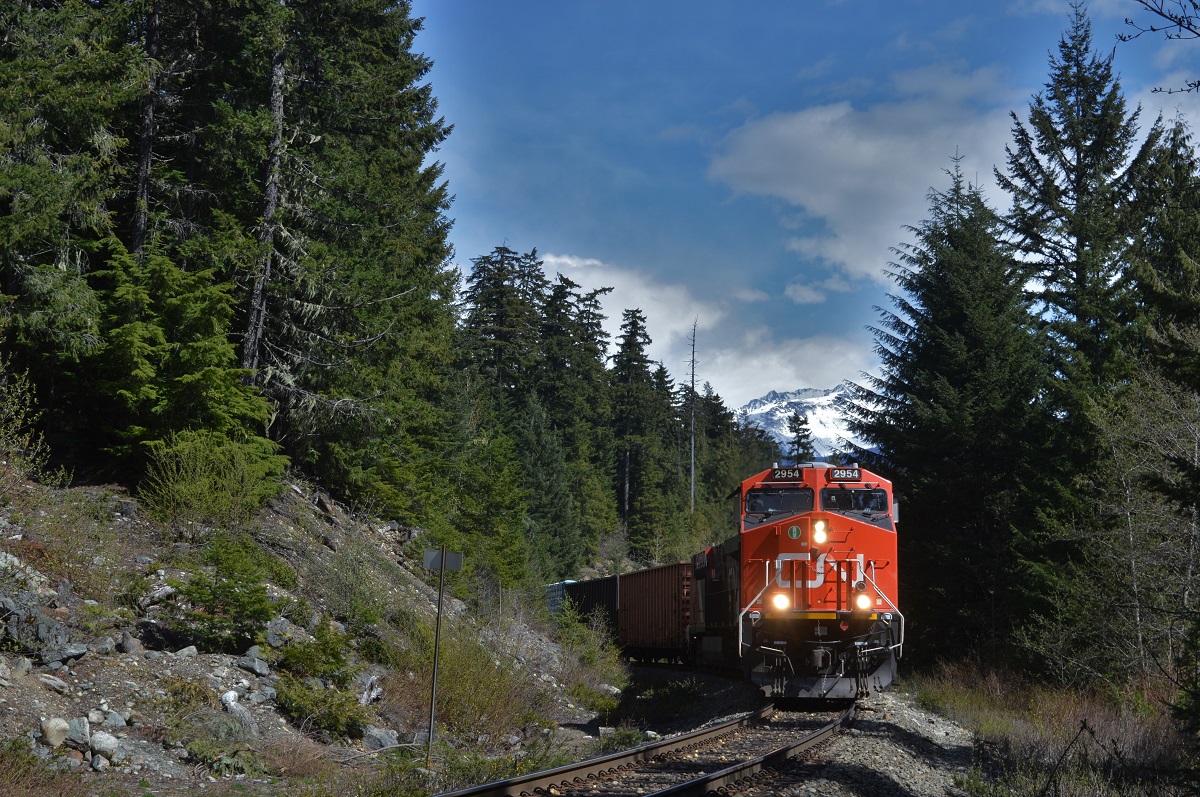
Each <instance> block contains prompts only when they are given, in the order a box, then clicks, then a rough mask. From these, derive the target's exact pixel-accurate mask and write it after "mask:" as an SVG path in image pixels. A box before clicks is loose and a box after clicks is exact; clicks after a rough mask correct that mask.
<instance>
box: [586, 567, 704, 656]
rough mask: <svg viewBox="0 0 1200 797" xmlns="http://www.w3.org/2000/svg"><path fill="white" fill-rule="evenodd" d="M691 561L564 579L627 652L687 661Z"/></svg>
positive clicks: (691, 617) (691, 615) (691, 616)
mask: <svg viewBox="0 0 1200 797" xmlns="http://www.w3.org/2000/svg"><path fill="white" fill-rule="evenodd" d="M692 583H693V573H692V565H691V563H689V562H677V563H675V564H669V565H662V566H661V567H652V568H650V569H648V570H638V571H635V572H632V573H623V574H621V575H618V576H609V577H608V578H598V579H593V580H591V581H571V582H566V583H565V584H563V590H562V591H563V597H564V598H567V599H570V600H571V602H572V603H573V604H574V605H575V608H576V610H577V611H578V612H579V614H580V615H581V616H584V617H590V616H592V615H594V614H596V613H599V614H600V616H601V617H603V618H604V621H605V622H606V624H607V625H608V627H609V629H610V630H611V631H612V633H613V637H614V639H615V640H616V643H617V645H618V646H619V647H620V648H621V651H622V652H623V653H624V655H625V656H627V657H629V658H631V659H637V660H639V661H684V660H685V659H686V657H687V653H688V642H689V637H688V631H689V629H690V628H691V627H692V623H693V621H694V618H695V611H696V601H695V598H694V595H693V590H692Z"/></svg>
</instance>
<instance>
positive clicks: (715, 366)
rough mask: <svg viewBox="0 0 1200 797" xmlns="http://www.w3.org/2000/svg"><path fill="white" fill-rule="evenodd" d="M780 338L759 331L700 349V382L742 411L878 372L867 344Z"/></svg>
mask: <svg viewBox="0 0 1200 797" xmlns="http://www.w3.org/2000/svg"><path fill="white" fill-rule="evenodd" d="M776 334H777V330H770V329H767V328H766V327H757V328H755V329H751V330H748V331H746V332H744V333H742V334H740V335H738V336H737V337H735V338H733V339H732V340H730V341H729V342H728V343H726V344H725V345H720V344H718V347H717V348H716V349H712V348H710V347H709V346H708V345H702V346H699V347H698V348H697V352H698V353H697V357H698V358H700V360H701V363H702V366H703V367H702V369H701V376H702V377H703V378H704V379H707V381H709V382H712V384H713V387H714V388H715V389H716V391H717V393H718V394H720V396H721V398H722V399H724V400H725V404H726V405H727V406H729V407H740V406H742V405H743V404H745V403H746V402H747V401H749V400H750V399H754V398H758V397H759V396H762V395H764V394H765V393H766V392H767V391H769V390H799V389H801V388H806V387H813V388H821V389H828V388H831V387H836V386H837V385H839V384H841V383H842V382H843V381H845V380H847V379H850V380H854V381H859V379H860V375H861V374H862V373H863V372H864V371H869V370H871V369H872V368H873V367H874V362H873V360H872V355H871V350H870V347H869V346H866V345H864V342H863V341H862V340H849V339H846V338H842V337H833V336H827V335H817V336H813V337H809V338H776ZM704 342H705V341H704V340H703V339H701V343H704ZM706 374H719V375H720V378H719V379H712V378H709V377H707V376H705V375H706Z"/></svg>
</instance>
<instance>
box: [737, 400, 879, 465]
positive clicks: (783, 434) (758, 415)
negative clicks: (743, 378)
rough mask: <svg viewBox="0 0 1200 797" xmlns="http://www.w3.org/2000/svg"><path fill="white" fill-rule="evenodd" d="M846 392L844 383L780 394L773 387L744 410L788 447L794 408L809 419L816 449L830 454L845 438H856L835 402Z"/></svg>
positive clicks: (820, 454) (757, 423) (756, 424)
mask: <svg viewBox="0 0 1200 797" xmlns="http://www.w3.org/2000/svg"><path fill="white" fill-rule="evenodd" d="M844 392H845V388H844V387H842V386H840V385H839V386H838V387H835V388H833V389H831V390H818V389H813V388H806V389H804V390H793V391H790V392H787V393H780V392H778V391H775V390H772V391H771V392H770V393H768V394H767V395H765V396H763V397H762V398H757V399H754V400H752V401H750V402H749V403H747V404H746V405H745V406H744V407H742V408H741V411H742V412H744V413H746V418H747V420H749V421H750V423H752V424H754V425H755V426H757V427H759V428H760V429H763V430H764V431H766V432H767V433H768V434H769V435H771V436H772V437H774V438H775V439H776V440H778V441H779V442H780V443H782V444H784V445H785V447H786V444H787V439H788V430H787V419H788V417H790V416H791V414H792V411H793V410H795V411H796V412H798V413H800V415H801V417H804V418H807V419H808V428H809V431H811V432H812V438H813V448H814V449H815V450H816V452H817V456H818V457H827V456H829V454H830V453H831V452H833V451H838V450H841V449H842V448H843V445H842V443H841V441H842V440H850V441H852V442H854V443H856V444H861V441H858V440H856V439H855V438H854V437H853V436H852V435H851V434H850V432H849V430H848V429H847V428H846V422H845V421H844V420H842V417H841V414H840V413H839V412H838V411H837V410H836V409H835V408H834V403H835V402H836V401H837V400H838V399H839V398H840V397H841V396H842V394H843V393H844Z"/></svg>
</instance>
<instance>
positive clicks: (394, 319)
mask: <svg viewBox="0 0 1200 797" xmlns="http://www.w3.org/2000/svg"><path fill="white" fill-rule="evenodd" d="M410 11H411V9H410V5H409V3H407V2H395V0H329V2H322V3H302V2H287V0H237V1H236V2H234V1H233V0H183V1H182V2H173V3H160V2H152V1H151V0H146V2H129V3H99V2H86V1H85V0H40V1H34V2H21V3H17V4H9V5H8V6H6V7H5V8H4V10H2V11H0V33H2V35H0V346H2V349H0V356H2V357H3V361H2V365H3V380H0V381H2V382H3V384H20V385H21V386H22V389H24V386H28V388H29V390H31V391H32V395H33V396H34V397H35V401H36V408H37V410H38V411H39V412H40V420H39V427H38V428H39V429H40V431H41V432H42V433H43V434H44V436H45V438H46V441H47V443H48V444H49V446H50V449H51V451H52V452H53V455H54V461H55V463H57V464H61V465H62V466H64V467H66V468H67V469H68V470H69V472H70V473H72V474H73V477H74V479H75V480H76V481H77V482H81V483H86V482H113V481H115V482H118V483H121V484H124V485H126V486H128V487H129V488H130V489H131V490H133V491H135V493H136V491H137V490H138V488H139V485H140V484H141V483H142V482H143V480H144V478H145V477H146V475H147V473H149V472H150V470H151V469H152V467H153V464H154V463H155V462H157V461H160V460H161V458H162V457H163V456H166V455H170V454H172V452H174V453H178V454H180V455H187V456H193V455H196V454H195V452H197V451H201V452H204V451H207V452H208V454H209V455H212V456H222V457H226V458H227V460H223V461H233V460H231V459H228V458H229V457H233V458H234V459H236V460H237V461H238V462H242V463H245V467H246V469H247V472H248V473H250V474H252V475H253V478H254V479H256V480H258V482H260V483H261V484H263V485H268V486H269V485H272V484H275V485H277V484H279V483H280V482H281V477H282V476H283V474H284V473H285V472H287V471H288V470H289V469H290V472H291V473H294V474H297V475H298V476H302V477H305V478H309V479H312V480H313V481H315V482H317V483H319V484H320V485H322V486H323V487H324V488H325V489H327V490H329V491H331V492H332V493H333V494H335V495H336V496H337V497H339V498H340V499H342V500H344V501H347V502H349V503H351V504H353V505H355V506H357V507H360V508H363V509H365V510H367V511H370V512H372V513H374V514H376V515H378V516H383V517H388V518H395V519H397V520H398V521H400V522H401V523H404V524H406V525H408V526H411V527H415V528H420V529H423V530H424V531H425V533H426V534H427V535H428V536H427V537H426V539H429V540H430V541H432V542H435V543H438V542H444V543H446V544H448V545H450V546H451V547H452V548H455V549H458V550H465V551H469V552H470V555H469V556H468V557H467V563H468V571H467V573H466V574H465V576H464V578H465V579H466V581H467V582H472V580H473V583H498V584H500V585H503V586H506V587H507V586H525V587H529V586H533V585H536V584H539V583H544V582H545V581H546V580H551V579H557V578H562V577H569V576H573V575H576V574H577V573H578V572H579V569H580V567H581V566H583V565H588V564H590V565H595V564H598V563H599V564H602V565H604V566H612V564H615V563H618V562H620V561H623V560H624V559H625V558H629V559H632V560H633V561H635V562H640V563H654V562H664V561H672V560H676V559H679V558H681V557H685V556H688V555H690V554H691V553H692V552H694V551H695V550H697V549H698V548H699V547H700V546H702V545H704V544H706V543H711V542H714V541H716V540H719V539H721V538H722V537H724V536H726V535H727V534H728V533H729V531H730V530H731V526H730V524H729V517H728V512H729V509H728V506H727V505H726V502H725V498H726V496H727V495H728V493H729V491H730V490H731V489H733V487H735V486H736V484H737V482H738V481H739V479H740V478H742V477H744V476H745V475H747V474H749V473H752V472H754V471H756V470H759V469H761V468H763V467H765V466H767V465H769V464H770V463H771V461H773V460H778V459H781V458H782V457H785V456H788V457H796V458H800V459H803V458H807V457H809V456H811V448H810V446H811V438H810V436H809V433H808V430H807V428H806V425H805V423H804V419H803V418H801V417H799V416H794V417H793V418H792V419H791V422H790V423H789V434H790V435H791V439H790V440H789V442H788V444H787V446H786V449H787V450H785V451H780V450H779V447H778V445H777V444H776V443H775V441H774V440H772V439H771V438H770V437H769V436H768V435H767V434H766V433H764V432H763V431H761V430H759V429H757V428H754V427H753V426H751V425H749V424H748V423H747V422H746V421H745V419H744V418H739V417H738V416H737V414H736V413H735V412H733V411H732V410H731V409H730V408H728V407H726V406H725V404H724V402H723V401H722V399H721V397H720V396H718V395H716V393H715V392H714V391H713V390H712V389H711V387H709V386H708V385H706V384H705V385H704V386H703V387H702V388H701V389H700V390H695V389H693V388H691V387H689V386H686V385H681V384H679V382H678V381H677V380H676V379H675V378H674V377H673V376H672V375H671V374H670V373H669V372H668V371H667V369H666V368H665V367H664V366H663V364H662V363H657V362H654V361H652V360H651V359H650V358H649V356H648V355H647V351H648V348H649V345H650V343H651V339H650V336H649V333H648V319H647V318H646V317H645V315H644V314H643V313H642V312H641V310H640V309H638V308H628V309H626V310H625V311H624V313H623V315H622V317H621V319H620V321H621V324H620V332H619V334H618V335H617V336H616V339H614V340H610V339H609V336H608V335H607V334H606V332H605V321H606V320H607V319H606V318H605V317H604V315H603V312H602V309H601V299H602V297H603V296H604V294H605V293H606V290H603V289H602V290H591V291H589V290H584V289H583V288H581V286H579V285H577V284H575V283H573V282H572V281H571V280H569V279H567V278H566V277H564V276H562V275H550V274H547V273H546V272H545V270H544V268H543V263H542V262H541V261H540V260H539V258H538V256H537V252H536V250H535V249H533V248H530V250H529V251H527V252H524V253H522V252H519V251H516V250H513V249H510V248H508V247H507V246H503V245H501V246H497V247H496V248H495V249H493V250H492V251H491V252H488V253H478V254H476V253H468V254H471V255H474V256H472V257H470V262H471V264H472V267H471V269H470V272H469V274H465V275H464V274H460V273H459V272H458V271H457V269H455V268H454V267H453V266H452V265H451V260H452V256H453V254H454V253H453V252H452V250H451V247H450V245H449V242H448V232H449V229H450V227H451V224H452V218H451V193H450V187H449V186H448V185H447V184H446V183H445V181H444V179H443V177H442V172H441V167H440V165H439V164H438V162H437V160H436V153H437V149H438V146H439V144H440V143H441V142H442V141H444V140H445V138H446V137H447V136H448V135H450V134H451V132H452V129H451V125H450V123H449V122H447V121H446V120H444V119H442V118H441V117H439V116H438V112H437V102H436V100H435V98H434V94H433V88H432V87H431V86H430V85H428V83H426V82H425V77H426V75H427V73H428V70H429V68H430V63H429V61H428V60H427V59H426V58H424V57H423V56H422V55H420V54H419V53H417V52H414V50H413V43H414V37H415V35H416V32H417V31H418V30H419V27H420V21H419V20H415V19H413V18H412V17H411V14H410ZM1049 66H1050V71H1049V76H1048V79H1047V81H1046V84H1045V87H1044V90H1043V91H1041V92H1039V93H1038V94H1037V95H1035V96H1034V97H1033V98H1032V100H1031V102H1030V104H1029V107H1028V109H1027V112H1026V113H1022V114H1018V113H1015V112H1014V113H1013V115H1012V141H1011V143H1010V145H1009V147H1008V150H1007V161H1006V163H1005V164H1004V165H1003V166H1002V167H999V168H997V169H996V175H995V176H996V180H997V182H998V184H999V185H1000V187H1001V188H1002V189H1003V190H1004V191H1005V192H1006V194H1007V195H1008V197H1009V198H1010V200H1011V207H1010V208H1009V209H1008V210H1007V211H1002V210H998V209H995V208H993V207H992V205H991V204H989V202H988V200H987V198H985V197H984V196H983V194H982V192H981V190H980V189H979V188H978V187H977V186H974V185H971V184H969V183H968V182H967V181H966V180H965V178H964V177H963V175H962V173H961V171H960V170H959V168H958V163H957V161H952V162H951V163H950V165H949V168H948V169H947V179H946V182H945V184H944V185H943V187H942V188H939V189H935V190H934V191H933V192H932V193H931V194H930V195H929V212H928V218H927V219H925V220H924V221H921V222H918V223H915V224H914V225H913V226H912V228H911V232H912V235H913V243H911V244H910V245H906V246H902V247H900V248H899V249H897V252H896V261H897V262H895V263H893V264H892V266H891V270H892V275H893V277H894V279H895V282H896V286H897V289H898V290H897V291H896V293H895V295H894V296H893V307H892V308H891V309H882V308H881V309H880V315H879V318H880V321H879V323H878V326H877V327H875V328H874V330H873V331H874V335H875V339H876V344H877V352H878V354H879V356H880V358H881V361H882V369H881V371H880V372H879V373H878V374H877V375H874V376H870V377H865V378H864V379H863V380H861V381H860V383H858V384H850V385H849V398H848V399H847V400H846V401H845V403H844V405H843V411H844V413H845V415H846V417H847V419H848V420H849V422H850V424H851V428H852V430H853V432H854V433H856V434H857V435H859V436H860V437H861V439H863V440H866V441H868V443H869V444H870V446H871V448H869V449H866V450H861V451H857V452H855V456H856V457H857V458H859V459H860V461H862V462H864V463H869V464H870V465H871V466H873V467H874V468H875V469H877V470H879V471H880V472H882V473H884V474H885V475H887V476H889V477H890V478H892V479H893V480H894V482H895V485H896V491H897V495H898V496H899V497H900V498H901V499H902V502H903V505H904V516H903V518H902V525H901V529H902V534H901V553H902V563H901V564H902V569H901V572H902V594H901V599H902V602H903V603H904V605H905V606H906V608H907V611H908V613H909V616H910V620H911V626H910V627H911V630H912V636H911V642H912V644H911V645H909V649H910V651H911V652H912V653H913V654H914V655H915V656H916V657H917V658H922V657H923V658H925V659H933V658H936V657H951V656H953V657H959V656H964V655H971V654H977V655H981V656H986V657H989V658H990V657H995V656H999V657H1000V658H1001V659H1007V660H1009V661H1011V662H1013V663H1016V664H1019V665H1020V666H1023V667H1026V668H1031V669H1033V670H1036V671H1038V672H1040V673H1043V674H1048V675H1051V676H1054V677H1056V678H1058V679H1060V680H1062V681H1064V682H1068V683H1082V682H1108V683H1112V684H1114V685H1120V684H1127V683H1130V682H1134V681H1137V680H1139V679H1151V678H1156V677H1160V676H1161V675H1162V674H1163V673H1167V674H1169V675H1170V676H1172V677H1174V678H1176V679H1178V680H1179V681H1180V682H1181V683H1182V684H1183V686H1184V692H1183V694H1184V701H1183V702H1184V704H1187V702H1188V700H1190V699H1191V698H1190V697H1189V695H1191V694H1197V692H1196V691H1195V688H1196V686H1197V684H1198V683H1200V677H1198V675H1200V622H1198V621H1197V618H1200V612H1198V611H1197V610H1198V609H1200V589H1198V588H1200V580H1198V576H1197V572H1196V571H1197V568H1198V566H1200V533H1198V532H1200V525H1198V524H1200V516H1198V512H1200V505H1198V503H1200V268H1198V267H1197V265H1196V262H1197V261H1196V259H1195V258H1196V257H1198V256H1200V162H1198V160H1197V158H1196V155H1195V153H1194V151H1193V146H1192V139H1191V135H1190V132H1189V129H1188V126H1187V124H1186V122H1185V121H1184V120H1182V119H1175V120H1169V119H1161V118H1160V119H1157V120H1153V121H1150V122H1149V123H1147V121H1146V120H1143V119H1142V118H1141V115H1140V111H1139V109H1137V108H1130V107H1128V105H1127V103H1126V100H1125V97H1124V95H1123V93H1122V89H1121V86H1120V82H1119V80H1118V79H1117V77H1116V76H1115V74H1114V71H1113V66H1112V56H1111V55H1110V56H1107V57H1105V56H1102V55H1099V54H1098V53H1097V51H1096V50H1095V48H1094V45H1093V42H1092V40H1091V29H1090V25H1089V22H1088V19H1087V15H1086V11H1085V9H1084V8H1083V7H1082V6H1076V7H1075V10H1074V16H1073V18H1072V20H1071V22H1070V25H1069V26H1068V28H1067V30H1066V31H1065V32H1064V33H1063V36H1062V38H1061V41H1060V43H1059V47H1058V49H1057V52H1056V53H1054V54H1053V55H1052V57H1051V59H1050V64H1049ZM935 179H936V178H935ZM689 382H690V380H689ZM0 386H3V385H0ZM693 424H694V429H695V482H694V491H693V486H692V478H691V467H692V465H691V463H692V450H691V447H692V438H691V430H692V427H693ZM1195 704H1196V705H1197V706H1200V700H1197V701H1195ZM1197 716H1200V710H1198V711H1197Z"/></svg>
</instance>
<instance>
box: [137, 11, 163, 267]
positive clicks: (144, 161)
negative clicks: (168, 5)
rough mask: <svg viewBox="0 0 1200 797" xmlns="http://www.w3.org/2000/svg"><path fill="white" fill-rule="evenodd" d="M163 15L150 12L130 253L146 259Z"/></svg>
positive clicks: (148, 13) (147, 15)
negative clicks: (146, 80)
mask: <svg viewBox="0 0 1200 797" xmlns="http://www.w3.org/2000/svg"><path fill="white" fill-rule="evenodd" d="M158 55H159V12H158V6H157V5H151V6H150V8H149V9H148V10H147V11H146V57H147V59H148V60H149V61H150V62H151V67H150V69H151V72H150V86H149V89H150V90H149V91H148V92H147V93H146V99H145V101H144V102H143V103H142V120H141V132H140V136H141V139H140V140H139V141H138V170H137V189H136V200H135V203H134V209H133V236H132V240H131V241H130V249H131V250H132V252H133V255H134V257H136V258H137V259H138V260H141V259H142V249H143V247H144V246H145V244H146V231H147V229H148V228H149V224H150V169H151V166H152V164H153V161H154V134H155V124H154V115H155V112H156V111H157V108H158V67H157V64H156V63H155V62H157V60H158Z"/></svg>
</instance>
